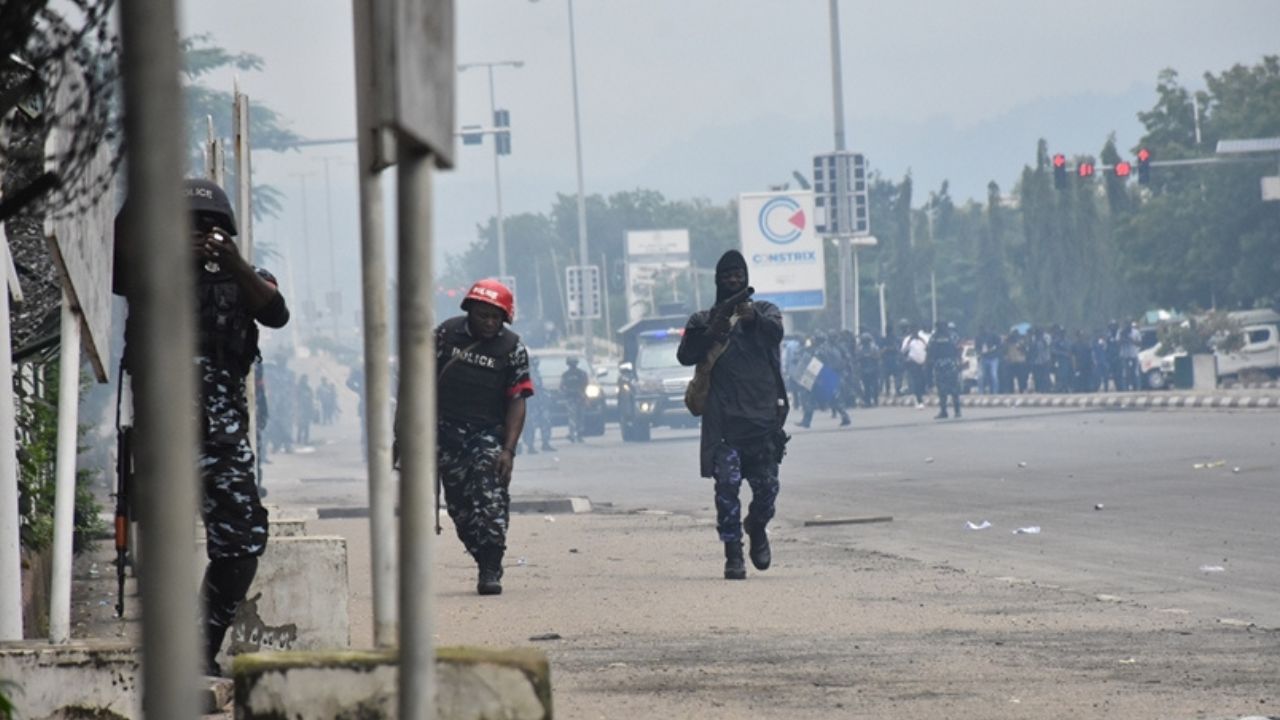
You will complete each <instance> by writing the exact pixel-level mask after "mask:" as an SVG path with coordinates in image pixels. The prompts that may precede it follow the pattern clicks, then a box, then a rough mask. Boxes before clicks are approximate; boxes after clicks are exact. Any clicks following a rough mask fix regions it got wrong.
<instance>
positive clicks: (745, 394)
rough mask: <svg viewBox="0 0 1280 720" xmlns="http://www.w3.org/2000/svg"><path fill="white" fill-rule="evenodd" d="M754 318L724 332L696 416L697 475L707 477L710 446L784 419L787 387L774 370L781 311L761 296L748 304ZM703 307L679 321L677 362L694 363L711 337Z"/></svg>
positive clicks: (741, 439) (758, 433) (765, 431)
mask: <svg viewBox="0 0 1280 720" xmlns="http://www.w3.org/2000/svg"><path fill="white" fill-rule="evenodd" d="M752 305H754V306H755V310H756V319H755V321H754V322H752V323H744V322H738V323H736V324H735V325H734V327H733V330H732V331H731V332H730V334H729V346H728V349H726V350H725V351H724V353H723V354H721V355H720V358H719V360H717V361H716V364H715V367H714V368H713V369H712V371H711V391H710V394H709V395H708V398H707V409H706V412H705V413H704V414H703V416H702V452H701V462H700V472H701V475H702V477H711V476H712V470H713V467H712V458H713V457H714V453H715V448H716V445H717V444H719V443H720V442H722V441H724V442H728V443H729V444H731V445H735V444H745V443H748V442H750V441H752V440H760V439H764V438H765V437H767V436H769V435H771V434H772V433H775V432H776V431H777V430H778V429H779V428H780V427H781V426H782V423H783V422H784V421H785V420H786V413H787V391H786V388H785V386H784V385H783V381H782V374H781V371H780V370H779V367H780V364H781V346H782V311H781V310H779V309H778V307H777V306H776V305H774V304H773V303H770V302H765V301H763V300H756V301H754V302H752ZM708 316H709V311H706V310H702V311H699V312H696V313H694V314H693V315H692V316H691V317H690V318H689V322H688V324H686V325H685V330H684V337H683V338H682V339H681V341H680V348H679V350H678V351H677V352H676V357H677V358H678V359H679V360H680V363H681V364H683V365H697V364H698V363H699V362H701V361H702V359H703V358H704V357H706V354H707V351H708V350H710V349H711V346H712V345H713V344H714V343H715V339H714V338H712V337H711V336H710V335H709V334H708V333H707V323H708Z"/></svg>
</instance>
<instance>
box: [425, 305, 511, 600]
mask: <svg viewBox="0 0 1280 720" xmlns="http://www.w3.org/2000/svg"><path fill="white" fill-rule="evenodd" d="M466 319H467V318H466V316H465V315H463V316H460V317H456V318H452V319H450V320H446V321H445V322H443V323H441V324H440V325H439V326H438V327H437V328H436V367H437V368H440V370H439V371H438V372H439V373H440V375H439V391H438V400H439V407H438V416H439V417H438V418H437V421H436V473H437V475H438V476H439V478H440V484H441V486H442V488H443V490H444V497H445V503H446V505H447V507H448V510H449V517H450V518H451V519H452V520H453V524H454V528H455V530H456V532H457V533H458V539H459V540H461V541H462V544H463V546H465V547H466V549H467V552H468V553H470V554H471V556H472V557H473V558H475V560H476V562H477V563H479V564H480V565H481V566H482V567H491V568H492V569H493V570H494V571H495V572H496V573H497V575H498V577H501V574H502V568H501V561H502V556H503V554H504V553H505V551H506V547H507V543H506V540H507V526H508V520H509V517H510V505H511V497H510V495H509V494H508V492H507V489H506V488H505V487H503V486H502V480H501V478H499V477H498V456H499V454H501V452H502V443H503V433H504V427H503V425H502V423H503V421H504V420H505V415H506V411H505V408H506V407H507V403H508V402H509V401H510V400H511V399H513V398H517V397H526V398H527V397H529V396H530V395H532V394H533V381H532V380H531V379H530V376H529V353H528V351H527V350H526V349H525V346H524V344H523V343H522V342H521V341H520V337H519V336H518V335H516V334H515V333H513V332H512V331H511V330H508V329H504V330H502V331H501V332H500V333H499V335H498V337H496V338H493V339H491V340H488V341H481V340H476V339H475V338H474V337H473V336H471V334H470V330H469V329H468V328H467V325H466ZM495 370H496V372H497V374H496V375H495V374H494V372H495Z"/></svg>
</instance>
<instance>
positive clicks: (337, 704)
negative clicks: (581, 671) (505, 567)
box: [233, 648, 553, 720]
mask: <svg viewBox="0 0 1280 720" xmlns="http://www.w3.org/2000/svg"><path fill="white" fill-rule="evenodd" d="M233 674H234V675H235V684H236V717H237V718H240V719H241V720H277V719H278V718H289V720H313V719H314V720H320V719H322V718H324V719H328V718H346V717H350V718H361V719H362V720H378V719H380V718H395V717H397V701H398V694H397V682H398V677H399V671H398V668H397V665H396V654H395V652H394V651H387V652H383V651H348V652H314V653H254V654H251V655H242V656H240V657H237V658H236V660H235V664H234V666H233ZM436 681H437V685H436V717H437V718H439V720H497V719H499V718H501V719H502V720H551V719H552V717H553V714H552V706H551V670H550V665H549V664H548V662H547V658H546V655H545V654H543V653H542V652H540V651H537V650H533V649H525V648H520V649H511V650H489V649H481V648H439V649H437V651H436Z"/></svg>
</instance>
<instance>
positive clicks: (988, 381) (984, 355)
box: [782, 320, 1143, 427]
mask: <svg viewBox="0 0 1280 720" xmlns="http://www.w3.org/2000/svg"><path fill="white" fill-rule="evenodd" d="M967 346H972V347H973V353H972V355H973V360H972V362H973V364H974V365H975V367H974V369H973V372H972V374H971V378H970V380H969V382H970V383H971V384H972V385H973V386H974V387H973V389H974V390H976V391H978V392H981V393H988V394H996V393H1002V394H1008V393H1029V392H1036V393H1068V392H1106V391H1108V390H1116V391H1125V390H1137V389H1139V388H1140V387H1141V386H1142V377H1141V374H1140V373H1139V366H1138V353H1139V351H1140V350H1141V349H1142V346H1143V335H1142V333H1141V331H1139V329H1138V327H1137V325H1136V324H1135V323H1132V322H1130V323H1127V324H1122V323H1120V322H1118V321H1114V320H1113V321H1111V322H1110V323H1109V324H1108V325H1107V327H1106V328H1105V329H1100V330H1098V331H1097V332H1094V333H1086V332H1085V331H1083V330H1077V331H1075V332H1074V333H1068V332H1067V330H1065V329H1064V328H1063V327H1062V326H1061V325H1050V326H1032V325H1028V324H1023V325H1019V326H1015V327H1014V328H1012V329H1010V331H1009V332H1008V333H1007V334H999V333H995V332H992V331H991V330H989V329H985V328H984V329H983V330H981V331H980V332H979V333H978V334H977V335H976V336H975V337H974V338H973V339H972V340H962V339H961V338H960V335H959V333H958V332H957V330H956V326H955V324H954V323H950V322H938V323H937V324H936V326H935V327H934V328H933V329H932V331H930V330H928V329H927V328H925V327H924V326H922V325H919V324H913V323H911V322H910V321H908V320H902V321H901V322H899V324H898V326H897V328H896V330H895V328H893V327H890V328H888V331H887V332H886V333H885V334H884V335H882V336H878V337H877V336H876V335H873V334H872V333H870V332H863V333H861V334H860V335H856V336H855V334H854V333H853V332H851V331H848V330H844V331H834V330H832V331H827V330H821V331H818V332H814V333H812V334H810V335H808V336H804V337H795V336H789V337H787V338H786V339H784V340H783V345H782V356H783V366H784V368H785V372H784V375H785V377H786V381H787V386H788V390H789V391H790V393H791V395H792V397H793V398H794V399H795V404H796V406H797V407H799V408H801V409H802V410H803V411H804V416H803V418H802V419H801V420H800V421H799V423H798V424H799V425H800V426H801V427H808V426H809V424H810V422H811V421H812V418H813V413H814V412H815V411H817V410H829V411H830V412H831V413H832V416H833V417H835V416H839V417H840V419H841V425H848V424H849V423H850V422H851V421H850V419H849V415H848V412H847V411H848V409H849V408H853V407H857V406H861V407H864V408H869V407H875V406H876V405H879V404H880V403H881V402H883V401H885V399H887V398H897V397H914V398H915V402H916V405H917V406H918V407H923V406H924V395H925V394H926V393H928V392H930V391H931V389H936V390H937V391H938V392H939V393H940V394H941V395H946V396H947V399H952V398H953V396H954V402H955V408H956V409H955V412H956V415H957V416H958V415H959V399H958V396H959V395H960V394H961V393H962V392H964V391H965V390H966V389H967V388H965V382H966V380H965V378H964V377H962V373H963V370H964V368H965V365H966V362H967V361H966V359H965V353H964V350H965V348H966V347H967ZM943 410H944V411H943V413H940V415H943V416H945V407H944V409H943Z"/></svg>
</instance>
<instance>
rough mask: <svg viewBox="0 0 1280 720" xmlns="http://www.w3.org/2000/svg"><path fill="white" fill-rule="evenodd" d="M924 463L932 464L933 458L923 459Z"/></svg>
mask: <svg viewBox="0 0 1280 720" xmlns="http://www.w3.org/2000/svg"><path fill="white" fill-rule="evenodd" d="M924 461H925V462H926V463H931V462H933V458H931V457H927V458H925V459H924Z"/></svg>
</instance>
